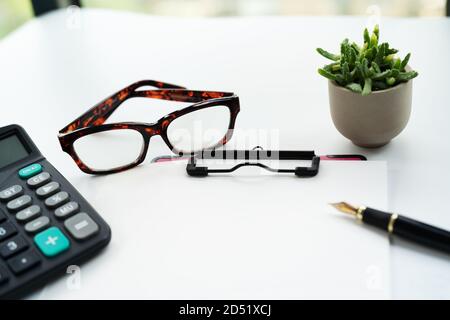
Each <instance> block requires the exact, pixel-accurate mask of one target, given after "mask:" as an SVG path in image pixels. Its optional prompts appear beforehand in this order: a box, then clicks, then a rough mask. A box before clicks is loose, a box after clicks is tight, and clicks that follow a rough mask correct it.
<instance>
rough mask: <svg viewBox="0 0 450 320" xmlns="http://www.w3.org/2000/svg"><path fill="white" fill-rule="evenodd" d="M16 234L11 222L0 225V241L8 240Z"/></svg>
mask: <svg viewBox="0 0 450 320" xmlns="http://www.w3.org/2000/svg"><path fill="white" fill-rule="evenodd" d="M16 233H17V229H16V227H14V225H13V224H12V223H11V222H5V223H2V224H0V241H3V240H5V239H8V238H9V237H11V236H13V235H15V234H16Z"/></svg>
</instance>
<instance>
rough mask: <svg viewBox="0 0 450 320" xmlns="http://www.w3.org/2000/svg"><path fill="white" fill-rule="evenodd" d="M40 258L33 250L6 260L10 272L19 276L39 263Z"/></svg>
mask: <svg viewBox="0 0 450 320" xmlns="http://www.w3.org/2000/svg"><path fill="white" fill-rule="evenodd" d="M40 260H41V259H40V258H39V256H38V255H37V253H36V252H35V251H34V250H28V251H26V252H24V253H22V254H20V255H18V256H16V257H14V258H11V259H9V260H8V265H9V267H10V268H11V270H12V272H14V273H15V274H21V273H23V272H25V271H27V270H29V269H31V268H32V267H34V266H36V265H37V264H38V263H39V262H40Z"/></svg>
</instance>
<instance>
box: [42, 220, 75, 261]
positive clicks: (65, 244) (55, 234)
mask: <svg viewBox="0 0 450 320" xmlns="http://www.w3.org/2000/svg"><path fill="white" fill-rule="evenodd" d="M34 243H36V245H37V246H38V248H39V249H40V250H41V252H42V253H43V254H44V255H45V256H47V257H54V256H56V255H58V254H60V253H61V252H64V251H66V250H67V249H69V247H70V242H69V239H67V237H66V236H65V235H64V234H63V233H62V232H61V230H59V229H58V228H57V227H51V228H49V229H47V230H45V231H42V232H41V233H39V234H37V235H36V236H35V237H34Z"/></svg>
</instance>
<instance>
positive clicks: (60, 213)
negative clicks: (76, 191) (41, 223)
mask: <svg viewBox="0 0 450 320" xmlns="http://www.w3.org/2000/svg"><path fill="white" fill-rule="evenodd" d="M79 209H80V206H79V205H78V203H76V202H75V201H71V202H69V203H66V204H65V205H63V206H62V207H59V208H58V209H56V210H55V216H56V217H58V218H61V219H62V218H66V217H69V216H71V215H73V214H74V213H77V212H78V210H79Z"/></svg>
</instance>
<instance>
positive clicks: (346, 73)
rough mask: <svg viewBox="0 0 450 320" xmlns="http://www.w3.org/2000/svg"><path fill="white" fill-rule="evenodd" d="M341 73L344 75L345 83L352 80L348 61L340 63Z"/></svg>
mask: <svg viewBox="0 0 450 320" xmlns="http://www.w3.org/2000/svg"><path fill="white" fill-rule="evenodd" d="M342 75H343V76H344V80H345V83H349V82H351V81H352V79H351V76H350V69H349V67H348V62H344V64H343V65H342Z"/></svg>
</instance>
